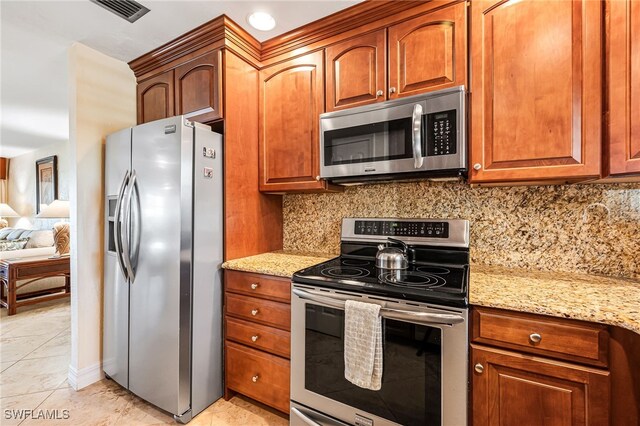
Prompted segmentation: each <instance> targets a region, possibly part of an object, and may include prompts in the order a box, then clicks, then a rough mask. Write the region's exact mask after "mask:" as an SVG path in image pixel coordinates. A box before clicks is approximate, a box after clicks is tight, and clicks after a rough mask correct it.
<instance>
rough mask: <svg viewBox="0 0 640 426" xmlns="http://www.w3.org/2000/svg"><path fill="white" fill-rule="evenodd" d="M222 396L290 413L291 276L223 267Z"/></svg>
mask: <svg viewBox="0 0 640 426" xmlns="http://www.w3.org/2000/svg"><path fill="white" fill-rule="evenodd" d="M224 289H225V307H224V338H225V341H224V342H225V343H224V348H225V387H226V389H225V398H227V399H229V398H230V397H231V396H232V395H233V394H234V393H241V394H243V395H246V396H248V397H250V398H253V399H255V400H256V401H260V402H262V403H263V404H266V405H268V406H270V407H273V408H275V409H277V410H280V411H282V412H284V413H287V414H288V413H289V381H290V379H289V377H290V366H289V357H290V348H291V337H290V333H289V329H290V327H291V304H290V302H289V298H290V294H291V280H289V279H288V278H281V277H273V276H269V275H260V274H253V273H249V272H238V271H229V270H227V271H225V278H224Z"/></svg>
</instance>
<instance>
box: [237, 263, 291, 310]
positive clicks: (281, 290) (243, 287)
mask: <svg viewBox="0 0 640 426" xmlns="http://www.w3.org/2000/svg"><path fill="white" fill-rule="evenodd" d="M224 274H225V275H224V284H225V291H229V292H232V293H240V294H246V295H247V296H253V297H264V298H265V299H273V300H278V301H281V302H289V301H291V280H290V279H288V278H278V277H272V276H269V275H260V274H252V273H249V272H238V271H231V270H226V271H225V272H224Z"/></svg>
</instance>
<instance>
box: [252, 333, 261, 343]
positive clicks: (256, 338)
mask: <svg viewBox="0 0 640 426" xmlns="http://www.w3.org/2000/svg"><path fill="white" fill-rule="evenodd" d="M258 337H260V336H258V335H257V334H256V335H255V336H251V341H252V342H255V341H256V340H258Z"/></svg>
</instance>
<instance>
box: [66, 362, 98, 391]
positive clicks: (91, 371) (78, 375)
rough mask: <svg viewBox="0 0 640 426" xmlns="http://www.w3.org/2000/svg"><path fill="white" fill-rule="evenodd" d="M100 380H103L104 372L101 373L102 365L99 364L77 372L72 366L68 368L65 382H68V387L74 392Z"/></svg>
mask: <svg viewBox="0 0 640 426" xmlns="http://www.w3.org/2000/svg"><path fill="white" fill-rule="evenodd" d="M102 379H104V372H103V371H102V363H100V362H98V363H96V364H93V365H90V366H89V367H85V368H81V369H79V370H78V369H77V368H75V367H74V366H73V365H70V366H69V375H68V376H67V380H68V381H69V386H71V387H72V388H73V389H75V390H80V389H82V388H86V387H87V386H89V385H91V384H93V383H95V382H99V381H100V380H102Z"/></svg>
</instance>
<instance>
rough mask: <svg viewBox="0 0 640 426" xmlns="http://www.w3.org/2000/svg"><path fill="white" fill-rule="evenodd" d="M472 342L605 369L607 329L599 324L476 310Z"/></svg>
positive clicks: (607, 340)
mask: <svg viewBox="0 0 640 426" xmlns="http://www.w3.org/2000/svg"><path fill="white" fill-rule="evenodd" d="M472 320H473V327H472V341H473V342H476V343H484V344H488V345H493V346H498V347H504V348H508V349H514V350H518V351H521V352H528V353H533V354H537V355H543V356H548V357H552V358H559V359H565V360H570V361H576V362H581V363H585V364H591V365H595V366H599V367H606V366H607V360H608V351H609V332H608V328H607V327H606V326H604V325H600V324H591V323H587V322H582V321H574V320H566V319H561V318H557V319H556V318H553V317H547V316H542V315H535V314H525V313H516V312H509V311H503V310H497V309H486V308H474V310H473V317H472Z"/></svg>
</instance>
